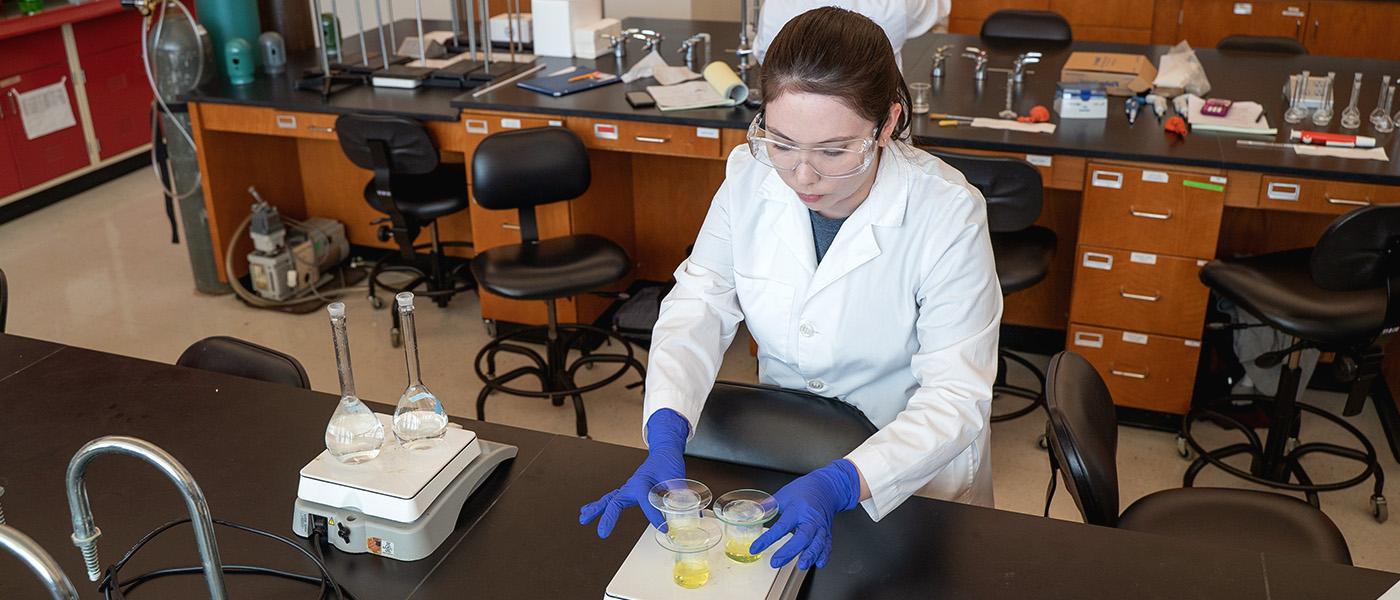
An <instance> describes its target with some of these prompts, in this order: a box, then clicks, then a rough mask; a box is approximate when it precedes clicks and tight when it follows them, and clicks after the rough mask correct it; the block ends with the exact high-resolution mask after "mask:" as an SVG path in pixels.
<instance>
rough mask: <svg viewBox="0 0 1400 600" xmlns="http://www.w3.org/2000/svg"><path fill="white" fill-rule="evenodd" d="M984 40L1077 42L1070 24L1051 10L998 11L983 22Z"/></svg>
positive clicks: (982, 34)
mask: <svg viewBox="0 0 1400 600" xmlns="http://www.w3.org/2000/svg"><path fill="white" fill-rule="evenodd" d="M981 37H982V39H984V40H987V41H1003V42H1027V41H1035V42H1052V43H1056V44H1068V43H1069V42H1072V41H1074V32H1073V31H1072V30H1071V29H1070V26H1069V21H1067V20H1065V18H1064V17H1063V16H1061V15H1060V13H1057V12H1055V11H1050V10H1011V9H1007V10H999V11H996V12H994V13H992V14H991V15H989V16H988V17H987V20H985V21H982V33H981Z"/></svg>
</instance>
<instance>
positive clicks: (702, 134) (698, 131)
mask: <svg viewBox="0 0 1400 600" xmlns="http://www.w3.org/2000/svg"><path fill="white" fill-rule="evenodd" d="M695 137H699V138H708V139H712V140H717V139H719V130H718V129H715V128H714V127H696V128H695Z"/></svg>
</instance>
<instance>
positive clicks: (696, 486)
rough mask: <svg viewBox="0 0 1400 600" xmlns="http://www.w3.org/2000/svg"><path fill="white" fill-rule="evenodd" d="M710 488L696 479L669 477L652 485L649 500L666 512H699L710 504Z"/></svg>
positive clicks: (711, 496)
mask: <svg viewBox="0 0 1400 600" xmlns="http://www.w3.org/2000/svg"><path fill="white" fill-rule="evenodd" d="M713 498H714V495H713V494H711V493H710V488H708V487H706V486H705V484H703V483H700V482H699V481H695V480H694V479H667V480H666V481H663V482H661V483H658V484H656V485H654V486H651V492H650V493H648V494H647V501H648V502H650V503H651V505H652V506H653V507H655V508H656V510H659V511H661V512H664V513H678V512H697V511H700V510H703V509H704V508H705V507H707V506H709V505H710V500H712V499H713Z"/></svg>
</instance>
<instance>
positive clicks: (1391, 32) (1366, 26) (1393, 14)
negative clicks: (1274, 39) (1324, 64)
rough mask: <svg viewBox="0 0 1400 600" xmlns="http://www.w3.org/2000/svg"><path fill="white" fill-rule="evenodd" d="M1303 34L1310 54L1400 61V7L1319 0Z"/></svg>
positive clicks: (1313, 8)
mask: <svg viewBox="0 0 1400 600" xmlns="http://www.w3.org/2000/svg"><path fill="white" fill-rule="evenodd" d="M1308 21H1309V23H1308V24H1306V26H1305V30H1304V33H1303V38H1302V41H1303V44H1304V45H1305V46H1307V47H1308V52H1311V53H1313V54H1322V55H1327V56H1367V57H1372V58H1384V59H1388V60H1395V59H1397V58H1400V36H1397V35H1395V27H1396V25H1397V24H1400V4H1397V3H1395V2H1361V1H1356V0H1348V1H1330V2H1324V1H1322V0H1315V1H1314V2H1312V5H1311V10H1310V11H1309V15H1308Z"/></svg>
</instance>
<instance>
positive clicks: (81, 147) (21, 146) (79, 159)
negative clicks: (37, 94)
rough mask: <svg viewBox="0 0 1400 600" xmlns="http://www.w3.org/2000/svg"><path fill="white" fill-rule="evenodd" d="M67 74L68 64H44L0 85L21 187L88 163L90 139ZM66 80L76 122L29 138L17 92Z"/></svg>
mask: <svg viewBox="0 0 1400 600" xmlns="http://www.w3.org/2000/svg"><path fill="white" fill-rule="evenodd" d="M67 78H68V67H67V65H65V64H58V65H51V66H47V67H41V68H39V69H35V70H33V71H28V72H25V73H21V74H19V75H16V76H13V77H9V78H6V80H5V81H4V83H5V84H6V85H5V86H4V87H0V94H3V96H4V97H3V98H0V102H4V104H5V118H4V121H3V123H4V130H5V136H6V137H7V138H9V142H10V151H11V154H12V155H13V156H12V157H11V159H12V160H11V162H12V164H14V167H15V169H16V170H18V171H19V181H20V186H21V187H26V188H27V187H30V186H34V185H39V184H41V183H44V182H46V181H48V180H50V179H54V178H56V177H61V176H63V175H65V174H67V173H69V172H71V171H74V170H77V169H81V168H83V167H86V166H88V164H89V163H88V155H87V143H86V141H85V139H84V138H83V128H82V125H81V124H78V123H77V121H78V118H79V115H78V104H77V102H76V101H75V99H74V96H73V82H72V81H71V80H69V79H67ZM60 81H63V82H65V83H64V87H65V88H66V89H67V91H68V105H69V108H70V109H71V110H72V111H73V119H74V122H75V124H74V125H73V126H72V127H68V128H66V129H60V130H58V131H55V132H53V133H49V134H47V135H43V136H39V137H37V138H34V139H32V140H31V139H29V138H28V136H26V135H25V133H24V123H23V122H22V120H21V119H20V115H19V103H18V101H17V100H16V98H15V94H16V93H23V92H28V91H30V90H34V89H37V88H41V87H44V86H46V85H51V84H54V83H58V82H60Z"/></svg>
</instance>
